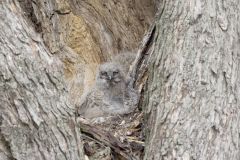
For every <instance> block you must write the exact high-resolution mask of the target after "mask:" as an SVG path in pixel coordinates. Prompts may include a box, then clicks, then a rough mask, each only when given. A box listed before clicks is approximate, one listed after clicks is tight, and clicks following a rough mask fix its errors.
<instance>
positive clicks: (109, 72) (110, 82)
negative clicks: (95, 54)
mask: <svg viewBox="0 0 240 160" xmlns="http://www.w3.org/2000/svg"><path fill="white" fill-rule="evenodd" d="M96 83H97V85H98V86H100V87H101V88H110V87H114V86H117V85H119V84H122V83H125V73H124V72H123V69H122V66H121V65H120V64H117V63H114V62H107V63H103V64H101V65H100V67H99V71H98V73H97V77H96Z"/></svg>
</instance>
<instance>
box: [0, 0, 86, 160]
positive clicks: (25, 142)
mask: <svg viewBox="0 0 240 160" xmlns="http://www.w3.org/2000/svg"><path fill="white" fill-rule="evenodd" d="M0 28H1V29H0V160H13V159H17V160H35V159H39V160H78V159H84V155H83V153H82V145H81V140H80V129H79V127H78V126H77V125H76V124H77V123H76V121H75V118H74V117H75V116H74V107H73V105H71V104H70V103H69V101H68V98H67V97H68V96H67V95H68V92H67V89H66V86H65V83H64V80H63V71H62V69H63V67H62V63H61V62H60V61H59V59H58V58H56V57H54V56H53V55H51V54H50V52H49V50H48V48H46V46H45V45H44V43H43V41H42V39H41V36H40V34H38V33H36V32H35V30H34V29H33V28H31V26H29V25H28V23H27V22H26V19H25V18H24V17H23V12H22V10H21V8H20V6H19V3H18V2H17V1H14V0H4V1H0Z"/></svg>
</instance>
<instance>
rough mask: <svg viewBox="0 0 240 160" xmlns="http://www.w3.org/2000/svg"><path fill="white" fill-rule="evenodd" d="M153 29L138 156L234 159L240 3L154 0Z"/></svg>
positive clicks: (238, 140) (239, 105)
mask: <svg viewBox="0 0 240 160" xmlns="http://www.w3.org/2000/svg"><path fill="white" fill-rule="evenodd" d="M152 34H153V38H152V40H151V41H152V43H149V44H150V47H148V51H146V52H145V54H144V56H145V57H146V56H147V58H148V60H147V63H145V61H146V58H145V61H143V60H141V62H144V64H145V65H146V64H149V65H148V70H147V71H146V73H144V74H142V75H145V76H142V80H144V78H145V79H146V75H147V83H146V85H145V86H144V88H143V91H142V92H143V95H144V96H143V101H142V102H141V104H142V107H143V109H144V111H145V119H146V124H145V127H146V128H145V130H146V135H147V140H146V147H145V158H144V159H146V160H147V159H149V160H150V159H151V160H152V159H156V160H160V159H164V160H173V159H178V160H180V159H183V160H193V159H195V160H226V159H229V160H239V159H240V147H239V146H240V131H239V128H240V119H239V118H240V96H239V95H240V3H239V1H238V0H229V1H218V0H211V1H207V0H203V1H198V0H190V1H180V0H177V1H170V0H164V1H160V8H159V14H158V16H157V19H156V27H155V32H154V33H152ZM138 57H139V56H138ZM143 59H144V58H143ZM139 68H140V69H141V68H143V66H141V65H140V67H139ZM138 76H140V75H138Z"/></svg>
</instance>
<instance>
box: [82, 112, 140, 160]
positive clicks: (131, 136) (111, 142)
mask: <svg viewBox="0 0 240 160" xmlns="http://www.w3.org/2000/svg"><path fill="white" fill-rule="evenodd" d="M99 120H100V119H98V120H97V121H96V120H95V121H94V120H87V119H84V118H78V122H79V123H80V128H81V131H82V140H83V146H84V151H85V155H86V156H85V157H86V159H89V160H96V159H97V160H111V159H117V160H118V159H119V160H125V159H127V160H139V159H142V157H143V151H144V135H143V132H142V128H143V113H142V112H139V111H138V112H134V113H131V114H128V115H121V116H120V115H119V116H114V117H106V118H104V121H103V122H102V121H101V120H100V121H99Z"/></svg>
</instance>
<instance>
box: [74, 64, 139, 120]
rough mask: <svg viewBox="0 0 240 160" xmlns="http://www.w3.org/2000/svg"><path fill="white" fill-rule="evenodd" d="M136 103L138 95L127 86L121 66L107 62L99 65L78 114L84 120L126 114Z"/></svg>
mask: <svg viewBox="0 0 240 160" xmlns="http://www.w3.org/2000/svg"><path fill="white" fill-rule="evenodd" d="M137 102H138V94H137V92H136V91H135V90H134V89H131V88H129V87H128V86H127V83H126V72H125V71H124V69H123V67H122V65H121V64H118V63H116V62H107V63H104V64H102V65H100V67H99V71H98V73H97V75H96V83H95V86H94V87H93V89H92V90H91V91H90V92H88V93H87V94H85V95H84V96H83V97H82V99H81V103H80V106H79V113H80V115H83V116H84V117H86V118H96V117H105V116H108V115H116V114H127V113H130V112H131V111H133V110H134V109H135V108H136V105H137Z"/></svg>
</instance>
